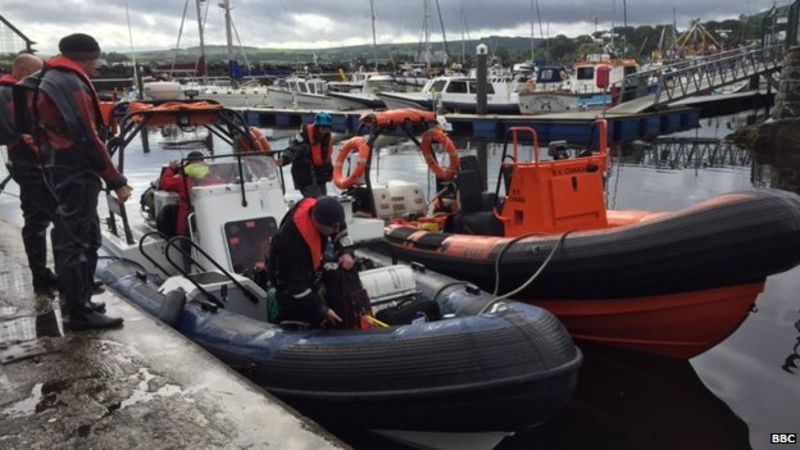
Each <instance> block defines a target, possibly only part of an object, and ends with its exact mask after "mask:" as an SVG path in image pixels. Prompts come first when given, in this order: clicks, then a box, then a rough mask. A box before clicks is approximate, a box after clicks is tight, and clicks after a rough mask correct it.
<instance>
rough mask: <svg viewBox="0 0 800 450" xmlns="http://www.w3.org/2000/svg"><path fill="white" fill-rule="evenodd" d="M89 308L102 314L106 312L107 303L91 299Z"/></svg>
mask: <svg viewBox="0 0 800 450" xmlns="http://www.w3.org/2000/svg"><path fill="white" fill-rule="evenodd" d="M89 308H90V309H91V310H92V311H94V312H98V313H100V314H103V313H105V312H106V303H105V302H100V301H97V302H95V301H93V300H89Z"/></svg>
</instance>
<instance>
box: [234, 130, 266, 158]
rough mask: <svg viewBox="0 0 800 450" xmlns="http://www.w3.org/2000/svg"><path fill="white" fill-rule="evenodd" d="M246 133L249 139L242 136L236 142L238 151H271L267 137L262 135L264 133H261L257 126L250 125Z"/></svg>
mask: <svg viewBox="0 0 800 450" xmlns="http://www.w3.org/2000/svg"><path fill="white" fill-rule="evenodd" d="M248 134H249V135H250V138H249V139H248V138H246V137H244V136H242V137H240V138H239V140H238V142H237V144H238V145H237V146H236V147H237V148H238V149H239V151H240V152H253V151H256V152H259V153H269V152H270V151H272V146H271V145H270V143H269V141H268V140H267V137H266V136H264V133H262V132H261V130H260V129H259V128H258V127H250V130H249V133H248ZM253 147H255V148H253Z"/></svg>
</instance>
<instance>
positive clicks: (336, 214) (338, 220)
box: [311, 196, 344, 228]
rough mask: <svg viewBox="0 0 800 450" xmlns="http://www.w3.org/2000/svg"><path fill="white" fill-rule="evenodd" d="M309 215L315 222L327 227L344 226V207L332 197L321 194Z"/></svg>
mask: <svg viewBox="0 0 800 450" xmlns="http://www.w3.org/2000/svg"><path fill="white" fill-rule="evenodd" d="M311 216H312V217H313V218H314V220H316V221H317V223H320V224H322V225H326V226H329V227H333V228H336V227H340V228H341V227H343V226H344V208H343V207H342V204H341V203H339V200H337V199H336V198H334V197H329V196H322V197H320V198H318V199H317V203H316V204H315V205H314V208H313V209H312V210H311Z"/></svg>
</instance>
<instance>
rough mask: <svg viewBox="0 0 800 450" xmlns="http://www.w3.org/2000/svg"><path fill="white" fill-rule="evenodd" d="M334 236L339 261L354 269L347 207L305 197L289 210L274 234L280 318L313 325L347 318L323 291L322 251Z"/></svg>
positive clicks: (272, 257)
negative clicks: (334, 308) (321, 290)
mask: <svg viewBox="0 0 800 450" xmlns="http://www.w3.org/2000/svg"><path fill="white" fill-rule="evenodd" d="M329 240H331V241H333V246H334V249H335V251H336V253H337V257H338V262H339V265H340V266H341V267H342V268H343V269H345V270H351V269H352V268H353V266H354V260H353V255H352V254H351V252H350V250H349V247H350V246H351V245H352V240H351V239H350V237H349V236H348V235H347V228H346V225H345V217H344V208H342V205H341V204H340V203H339V201H338V200H337V199H335V198H333V197H327V196H323V197H319V198H304V199H303V200H301V201H300V202H299V203H298V204H297V205H295V207H294V208H292V209H291V210H290V211H289V212H288V213H286V216H285V217H284V219H283V221H282V223H281V228H280V231H279V232H278V234H277V235H276V236H274V237H273V238H272V248H271V249H270V256H269V261H268V264H269V271H270V275H269V277H270V279H271V280H272V282H273V284H274V285H275V287H276V291H277V296H278V305H279V307H280V313H279V316H278V321H279V322H283V321H298V322H306V323H308V324H309V326H311V327H312V328H319V327H321V326H324V325H325V324H331V325H334V324H337V323H340V322H342V318H341V317H339V315H338V314H336V312H335V311H334V310H333V309H331V308H329V307H328V306H327V305H326V303H325V300H324V299H323V297H322V295H321V293H320V288H321V275H322V264H323V253H324V249H325V246H326V244H327V243H328V241H329Z"/></svg>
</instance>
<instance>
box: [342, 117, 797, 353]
mask: <svg viewBox="0 0 800 450" xmlns="http://www.w3.org/2000/svg"><path fill="white" fill-rule="evenodd" d="M380 132H382V129H381V128H380V127H373V128H372V131H371V132H370V133H371V137H370V142H374V136H375V135H377V134H379V133H380ZM593 134H594V136H593V137H590V139H589V142H590V145H589V146H587V147H584V148H580V149H575V148H571V147H570V146H569V145H567V143H564V142H559V143H551V145H550V147H549V148H548V154H549V156H550V158H549V159H546V160H545V159H544V157H541V158H542V159H540V155H539V150H538V136H537V134H536V131H535V130H533V129H530V128H519V127H517V128H511V129H510V130H509V133H508V135H507V139H506V144H505V146H504V149H503V154H502V159H501V161H503V162H502V164H501V168H500V175H499V176H498V181H497V186H496V188H495V191H494V192H486V188H485V187H484V186H482V185H481V181H480V179H479V177H478V174H477V173H478V172H477V160H475V157H470V156H466V157H461V158H460V161H459V156H458V154H457V153H456V151H455V148H454V146H453V145H452V142H451V141H449V139H448V138H447V137H446V136H443V133H441V131H439V130H435V129H432V130H427V131H425V133H424V134H423V139H422V142H421V144H420V145H421V150H422V152H423V154H424V155H425V159H426V162H427V163H428V165H429V166H430V168H431V170H432V171H433V172H434V173H435V174H436V175H437V178H438V181H439V184H440V186H441V185H443V184H444V185H445V188H444V189H442V190H441V191H440V194H442V193H444V195H441V196H440V197H441V198H437V199H434V204H435V205H438V206H439V209H438V210H437V211H436V213H435V214H432V215H431V214H428V215H425V214H422V215H420V214H417V215H404V216H403V217H402V218H398V217H396V216H395V219H396V220H394V221H392V223H391V224H390V225H389V226H388V227H387V228H386V230H385V246H384V247H382V248H381V249H380V251H382V252H384V253H385V254H387V255H391V256H392V257H393V258H395V259H399V260H404V261H413V262H416V263H419V264H422V265H424V266H426V267H428V268H429V269H432V270H435V271H438V272H441V273H443V274H446V275H449V276H452V277H454V278H457V279H463V280H469V281H471V282H474V283H475V284H477V285H478V286H480V287H481V288H482V289H485V290H487V291H489V292H493V293H495V294H497V295H503V296H504V297H511V298H515V299H518V300H522V301H526V302H531V303H535V304H536V305H539V306H542V307H544V308H545V309H547V310H549V311H551V312H553V313H555V314H556V315H557V316H558V317H559V318H560V319H561V320H562V321H563V322H564V324H565V325H566V326H567V328H568V329H569V330H570V332H571V333H572V335H573V337H574V338H577V339H582V340H587V341H595V342H600V343H604V344H612V345H617V346H623V347H628V348H633V349H636V350H640V351H646V352H652V353H656V354H661V355H666V356H671V357H674V358H690V357H692V356H695V355H697V354H699V353H702V352H703V351H705V350H707V349H709V348H710V347H713V346H714V345H716V344H717V343H719V342H720V341H722V340H723V339H725V338H726V337H727V336H728V335H729V334H731V333H732V332H733V331H734V330H735V329H736V328H737V327H738V326H739V324H740V323H741V322H742V321H743V320H744V319H745V318H746V317H747V315H748V312H749V311H750V310H751V308H752V306H753V304H754V302H755V300H756V297H758V295H759V293H761V292H762V290H763V288H764V282H765V279H766V278H767V276H769V275H772V274H776V273H779V272H782V271H785V270H788V269H790V268H792V267H794V266H795V265H797V264H798V263H800V196H798V195H796V194H793V193H789V192H785V191H778V190H769V189H762V190H754V191H749V192H739V193H731V194H726V195H721V196H718V197H716V198H713V199H710V200H707V201H705V202H702V203H699V204H697V205H694V206H692V207H689V208H686V209H683V210H679V211H672V212H647V211H609V210H606V205H605V179H606V175H605V174H606V172H607V170H608V166H609V162H608V147H607V142H606V139H607V128H606V123H605V121H603V120H600V121H597V122H596V124H595V127H594V131H593ZM429 135H430V136H437V138H436V139H434V140H433V141H434V142H440V143H441V144H442V145H441V148H442V150H445V151H447V153H448V154H449V160H450V165H449V167H443V166H442V165H440V164H439V163H438V162H437V161H436V158H435V156H433V155H435V152H434V151H432V149H431V143H430V142H431V139H430V138H429ZM426 137H427V139H426ZM354 139H361V138H354ZM523 140H524V141H526V142H529V143H530V144H532V146H533V148H534V149H535V151H533V152H532V157H531V160H530V161H524V160H523V156H522V155H520V152H519V148H518V146H519V143H520V142H522V141H523ZM509 143H513V152H511V151H510V150H511V149H510V148H509ZM347 147H348V143H345V148H347ZM365 153H368V152H365ZM367 162H369V160H368V159H367ZM366 166H367V168H366V169H362V172H364V173H366V174H368V173H369V169H368V164H366ZM343 181H345V182H350V181H351V180H350V179H344V180H343ZM447 183H449V186H448V185H447ZM367 186H369V180H367ZM501 188H502V189H501ZM358 189H360V187H358V186H356V187H355V188H354V191H358ZM448 191H449V194H447V192H448ZM422 202H423V204H427V202H426V201H424V200H423V201H422ZM361 204H367V207H366V208H365V211H364V212H365V213H366V215H373V216H376V217H381V215H380V209H381V208H380V207H379V206H380V200H379V199H378V197H377V196H375V198H374V199H373V202H372V205H369V204H368V203H367V202H361ZM370 206H371V208H370ZM364 212H362V215H363V214H364Z"/></svg>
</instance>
